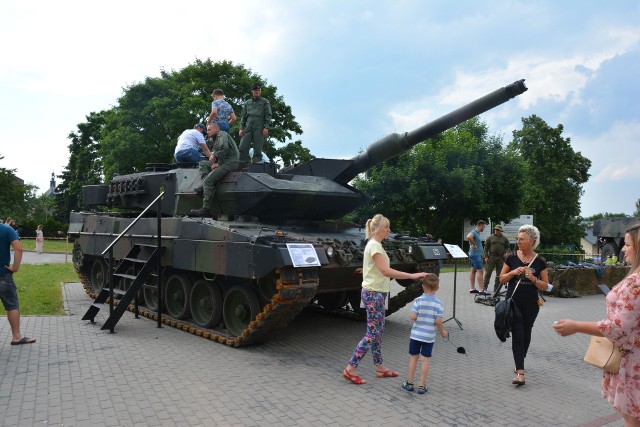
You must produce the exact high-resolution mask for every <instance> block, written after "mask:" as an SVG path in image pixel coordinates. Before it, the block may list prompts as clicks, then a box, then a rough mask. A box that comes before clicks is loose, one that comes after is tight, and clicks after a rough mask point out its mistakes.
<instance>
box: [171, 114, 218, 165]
mask: <svg viewBox="0 0 640 427" xmlns="http://www.w3.org/2000/svg"><path fill="white" fill-rule="evenodd" d="M206 132H207V128H206V126H205V125H203V124H202V123H198V124H197V125H195V126H194V127H193V129H187V130H185V131H184V132H182V133H181V134H180V136H179V137H178V143H177V144H176V149H175V151H174V153H173V156H174V157H175V158H176V162H179V163H196V162H199V161H200V157H201V156H200V152H199V151H198V146H200V148H202V151H203V152H204V154H205V156H206V157H207V158H209V157H211V152H210V151H209V147H207V143H206V141H205V140H204V135H205V134H206Z"/></svg>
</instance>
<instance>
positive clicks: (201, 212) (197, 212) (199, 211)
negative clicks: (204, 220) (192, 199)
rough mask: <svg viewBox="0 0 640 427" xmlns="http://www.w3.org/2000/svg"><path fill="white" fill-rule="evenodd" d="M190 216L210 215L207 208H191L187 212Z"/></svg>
mask: <svg viewBox="0 0 640 427" xmlns="http://www.w3.org/2000/svg"><path fill="white" fill-rule="evenodd" d="M189 215H191V216H211V211H210V210H209V209H208V208H200V209H192V210H191V212H189Z"/></svg>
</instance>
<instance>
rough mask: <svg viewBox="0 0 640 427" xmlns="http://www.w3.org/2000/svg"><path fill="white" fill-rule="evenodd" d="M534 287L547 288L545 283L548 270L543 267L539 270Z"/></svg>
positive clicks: (547, 280) (547, 282) (547, 279)
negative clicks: (538, 276)
mask: <svg viewBox="0 0 640 427" xmlns="http://www.w3.org/2000/svg"><path fill="white" fill-rule="evenodd" d="M534 284H535V285H536V288H538V289H539V290H541V291H546V290H547V285H548V284H549V272H548V271H547V270H546V269H545V270H542V271H541V272H540V278H539V279H536V281H535V283H534Z"/></svg>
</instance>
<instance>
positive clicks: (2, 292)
mask: <svg viewBox="0 0 640 427" xmlns="http://www.w3.org/2000/svg"><path fill="white" fill-rule="evenodd" d="M11 248H13V265H9V264H10V263H11ZM21 262H22V243H20V239H19V238H18V233H16V231H15V230H14V229H13V228H11V227H9V226H8V225H7V224H0V300H2V304H3V305H4V309H5V310H6V311H7V320H8V321H9V326H10V327H11V333H12V335H13V337H12V340H11V345H20V344H33V343H34V342H36V340H35V338H29V337H23V336H22V334H21V333H20V304H19V303H18V290H17V289H16V284H15V283H14V281H13V275H14V274H15V273H17V272H18V270H19V269H20V263H21Z"/></svg>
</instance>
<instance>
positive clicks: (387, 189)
mask: <svg viewBox="0 0 640 427" xmlns="http://www.w3.org/2000/svg"><path fill="white" fill-rule="evenodd" d="M521 182H522V167H521V161H520V159H519V158H518V157H517V156H516V155H515V153H513V152H512V151H509V150H506V149H505V148H504V147H503V146H502V143H501V139H500V138H499V137H497V136H490V135H489V134H488V128H487V125H486V124H485V123H483V122H481V121H480V120H479V119H478V118H473V119H470V120H468V121H466V122H464V123H462V124H460V125H458V126H456V127H454V128H453V129H450V130H448V131H446V132H444V133H443V134H441V135H438V136H437V137H435V138H432V139H429V140H427V141H425V142H423V143H421V144H418V145H417V146H416V147H414V148H413V149H411V150H410V151H409V152H407V153H405V154H403V155H401V156H400V157H398V158H396V159H393V160H391V161H388V162H386V163H384V164H382V165H378V166H376V167H374V168H372V169H371V170H369V171H367V172H366V173H365V174H364V175H363V176H359V177H357V178H356V179H355V180H354V183H353V185H354V186H355V187H356V188H358V189H359V190H361V191H363V192H364V193H366V194H367V195H369V196H370V197H371V202H370V203H368V204H367V205H366V206H364V207H362V208H360V209H359V210H357V211H356V212H355V213H354V214H353V215H351V216H350V219H352V220H355V221H357V222H359V223H364V222H365V221H366V218H370V217H371V216H373V215H374V214H376V213H382V214H384V215H385V216H386V217H388V218H389V220H390V221H391V223H392V226H393V229H394V230H407V231H410V232H412V233H415V234H417V235H424V234H425V233H430V234H433V235H434V236H436V237H440V238H442V239H444V240H445V241H449V242H458V241H459V240H460V236H461V233H462V231H461V230H462V224H463V221H464V219H472V220H474V221H475V220H477V219H481V218H484V219H487V218H489V217H490V218H491V219H492V221H494V222H496V221H498V222H499V221H506V220H509V219H511V218H513V217H515V216H517V215H518V214H519V213H520V210H519V207H520V194H521V191H520V185H521V184H520V183H521Z"/></svg>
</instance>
